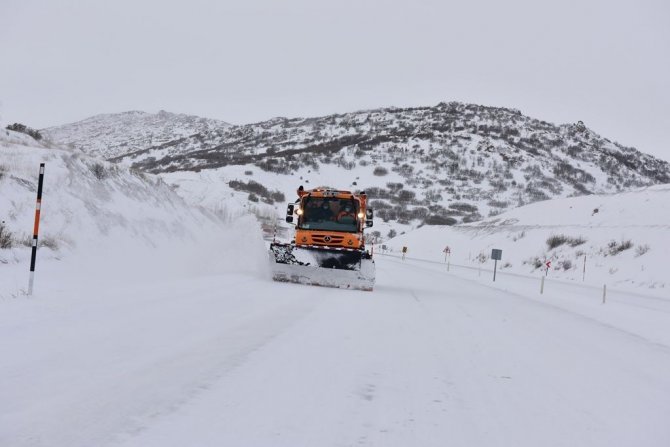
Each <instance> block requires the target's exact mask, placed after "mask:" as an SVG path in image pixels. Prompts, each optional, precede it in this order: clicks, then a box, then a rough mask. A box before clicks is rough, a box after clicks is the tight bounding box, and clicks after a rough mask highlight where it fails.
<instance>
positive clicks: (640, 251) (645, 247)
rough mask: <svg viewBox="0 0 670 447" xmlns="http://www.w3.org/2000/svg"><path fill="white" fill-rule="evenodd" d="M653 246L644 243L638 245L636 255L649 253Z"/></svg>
mask: <svg viewBox="0 0 670 447" xmlns="http://www.w3.org/2000/svg"><path fill="white" fill-rule="evenodd" d="M650 248H651V247H649V245H647V244H644V245H638V246H637V248H636V249H635V257H639V256H642V255H643V254H645V253H647V252H648V251H649V249H650Z"/></svg>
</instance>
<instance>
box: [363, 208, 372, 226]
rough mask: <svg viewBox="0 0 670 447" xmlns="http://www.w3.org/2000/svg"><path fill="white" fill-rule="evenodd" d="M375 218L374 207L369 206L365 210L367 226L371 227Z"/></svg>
mask: <svg viewBox="0 0 670 447" xmlns="http://www.w3.org/2000/svg"><path fill="white" fill-rule="evenodd" d="M373 218H374V213H373V212H372V208H368V209H366V210H365V226H366V227H368V228H369V227H371V226H372V220H373Z"/></svg>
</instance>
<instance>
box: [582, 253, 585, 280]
mask: <svg viewBox="0 0 670 447" xmlns="http://www.w3.org/2000/svg"><path fill="white" fill-rule="evenodd" d="M584 281H586V255H584V270H583V272H582V282H584Z"/></svg>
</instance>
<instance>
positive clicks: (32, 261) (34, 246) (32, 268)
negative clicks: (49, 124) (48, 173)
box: [28, 163, 44, 295]
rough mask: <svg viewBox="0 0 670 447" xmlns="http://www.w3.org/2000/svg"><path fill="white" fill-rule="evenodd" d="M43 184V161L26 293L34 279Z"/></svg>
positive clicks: (30, 292)
mask: <svg viewBox="0 0 670 447" xmlns="http://www.w3.org/2000/svg"><path fill="white" fill-rule="evenodd" d="M43 184H44V163H40V179H39V181H38V183H37V204H36V205H35V226H34V227H33V244H32V250H33V253H32V255H31V257H30V282H29V283H28V295H32V294H33V282H34V281H35V261H36V259H37V235H38V233H39V229H40V210H41V209H42V185H43Z"/></svg>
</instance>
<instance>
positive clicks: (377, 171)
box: [372, 166, 389, 177]
mask: <svg viewBox="0 0 670 447" xmlns="http://www.w3.org/2000/svg"><path fill="white" fill-rule="evenodd" d="M372 173H373V174H374V175H376V176H378V177H382V176H384V175H386V174H388V173H389V171H388V169H386V168H385V167H383V166H377V167H376V168H375V170H374V171H372Z"/></svg>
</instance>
